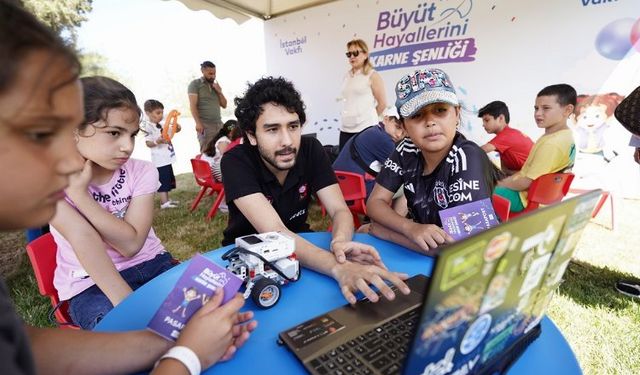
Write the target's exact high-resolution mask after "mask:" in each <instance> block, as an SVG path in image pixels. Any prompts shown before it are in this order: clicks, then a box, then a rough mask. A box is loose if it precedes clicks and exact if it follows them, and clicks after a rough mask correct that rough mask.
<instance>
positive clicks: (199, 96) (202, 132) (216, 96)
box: [187, 61, 227, 151]
mask: <svg viewBox="0 0 640 375" xmlns="http://www.w3.org/2000/svg"><path fill="white" fill-rule="evenodd" d="M200 71H201V72H202V77H200V78H197V79H194V80H193V81H191V83H190V84H189V88H188V90H187V91H188V93H189V108H190V109H191V115H192V116H193V119H194V120H195V122H196V133H197V134H198V142H200V151H202V149H203V148H204V146H205V145H206V144H208V143H209V141H210V140H211V139H213V137H215V136H216V134H218V132H219V131H220V128H221V127H222V119H221V118H220V107H222V108H227V98H225V97H224V94H223V93H222V89H221V88H220V85H219V84H218V82H217V81H216V66H215V64H214V63H212V62H211V61H205V62H203V63H202V64H200Z"/></svg>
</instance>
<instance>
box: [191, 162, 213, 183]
mask: <svg viewBox="0 0 640 375" xmlns="http://www.w3.org/2000/svg"><path fill="white" fill-rule="evenodd" d="M191 168H192V169H193V177H195V179H196V183H197V184H198V185H200V186H213V185H216V182H215V181H213V176H212V175H211V167H210V166H209V163H208V162H207V161H206V160H201V159H191Z"/></svg>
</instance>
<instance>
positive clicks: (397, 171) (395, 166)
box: [384, 159, 403, 176]
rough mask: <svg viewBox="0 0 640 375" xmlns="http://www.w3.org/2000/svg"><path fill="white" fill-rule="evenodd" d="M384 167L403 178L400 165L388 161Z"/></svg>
mask: <svg viewBox="0 0 640 375" xmlns="http://www.w3.org/2000/svg"><path fill="white" fill-rule="evenodd" d="M384 167H385V168H386V169H388V170H390V171H391V172H393V173H395V174H397V175H400V176H402V174H403V173H402V168H400V166H399V165H398V163H396V162H394V161H393V160H391V159H387V160H385V162H384Z"/></svg>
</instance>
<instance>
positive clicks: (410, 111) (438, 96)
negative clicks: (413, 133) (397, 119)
mask: <svg viewBox="0 0 640 375" xmlns="http://www.w3.org/2000/svg"><path fill="white" fill-rule="evenodd" d="M432 103H449V104H451V105H455V106H457V105H459V104H460V102H459V101H458V96H457V95H456V90H455V89H454V88H453V84H452V83H451V80H450V79H449V76H448V75H447V73H445V72H444V71H442V70H440V69H420V70H416V71H415V72H414V73H413V74H408V75H406V76H404V77H402V78H400V80H399V81H398V83H397V84H396V108H397V109H398V113H399V114H400V115H401V116H402V117H411V116H413V115H414V114H415V113H417V112H418V111H419V110H421V109H422V108H423V107H425V106H427V105H429V104H432Z"/></svg>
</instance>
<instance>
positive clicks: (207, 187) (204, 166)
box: [190, 159, 224, 220]
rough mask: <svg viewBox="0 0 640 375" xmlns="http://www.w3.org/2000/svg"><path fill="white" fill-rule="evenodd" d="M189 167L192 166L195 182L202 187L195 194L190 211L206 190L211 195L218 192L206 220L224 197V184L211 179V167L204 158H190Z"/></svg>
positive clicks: (211, 216) (194, 207)
mask: <svg viewBox="0 0 640 375" xmlns="http://www.w3.org/2000/svg"><path fill="white" fill-rule="evenodd" d="M191 167H192V168H193V177H195V179H196V183H197V184H198V185H200V186H201V187H202V188H201V189H200V192H199V193H198V195H197V196H196V199H195V200H194V201H193V203H192V204H191V209H190V211H191V212H193V211H194V210H195V209H196V207H198V205H199V204H200V200H201V199H202V197H203V196H204V195H205V194H207V192H208V194H207V195H213V193H215V192H218V196H217V197H216V200H215V201H214V202H213V205H212V206H211V209H210V210H209V213H207V220H211V218H213V217H214V216H216V213H217V212H218V207H219V206H220V203H222V200H223V199H224V186H223V185H222V183H221V182H216V181H214V180H213V176H212V175H211V167H210V166H209V163H208V162H207V161H206V160H200V159H191Z"/></svg>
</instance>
